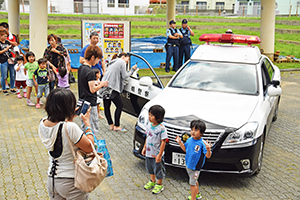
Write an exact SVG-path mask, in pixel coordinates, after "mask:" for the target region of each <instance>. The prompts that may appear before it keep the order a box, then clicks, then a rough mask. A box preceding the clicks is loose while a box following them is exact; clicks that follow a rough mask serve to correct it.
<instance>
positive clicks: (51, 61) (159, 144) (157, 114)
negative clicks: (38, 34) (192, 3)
mask: <svg viewBox="0 0 300 200" xmlns="http://www.w3.org/2000/svg"><path fill="white" fill-rule="evenodd" d="M174 24H175V22H174V21H173V20H172V21H170V27H171V28H170V29H169V30H168V31H167V35H168V43H170V44H171V45H170V46H169V47H168V50H167V60H168V59H169V57H170V54H171V53H170V52H172V55H173V56H174V58H176V57H177V58H178V56H176V55H177V53H179V52H181V53H185V59H186V60H187V59H189V50H188V48H185V47H184V45H190V42H189V41H188V37H189V36H190V35H193V32H192V31H191V29H190V28H189V27H188V26H187V25H186V24H187V21H186V20H183V21H182V24H183V27H185V28H182V29H183V30H179V31H175V29H174V28H175V26H174ZM184 24H185V25H184ZM173 31H174V32H173ZM182 38H184V39H185V40H184V42H182V46H181V47H182V48H183V49H182V50H180V51H179V52H178V49H177V47H179V46H177V43H178V41H179V39H182ZM47 40H48V43H49V46H48V47H47V48H46V49H45V51H44V56H43V58H38V59H36V57H35V54H34V52H31V51H30V52H28V53H26V54H25V56H24V55H22V54H21V53H20V52H19V50H18V49H17V48H15V47H17V44H18V42H17V38H16V36H14V35H13V34H11V33H10V32H9V29H8V24H7V23H1V24H0V63H1V74H2V78H1V86H2V92H3V94H4V95H8V94H9V91H8V88H7V87H8V84H7V74H8V71H9V73H10V92H11V93H13V94H15V93H16V94H17V98H19V99H21V98H23V97H24V98H26V103H27V105H28V106H35V107H36V108H41V107H42V105H43V103H42V101H41V98H42V96H44V97H45V98H46V103H45V111H46V113H47V117H45V118H43V119H42V120H41V121H40V124H39V128H38V132H39V136H40V139H41V140H42V142H43V144H44V145H45V147H46V149H47V150H48V151H49V168H48V182H47V189H48V193H49V197H50V199H78V200H81V199H88V198H89V194H88V193H86V192H84V191H81V190H79V189H77V188H76V187H75V186H74V178H75V166H74V164H73V159H74V158H73V155H72V152H71V148H70V147H71V146H70V145H69V142H68V140H67V139H66V138H67V136H66V134H68V136H69V138H70V141H71V143H72V147H73V149H75V150H78V149H81V150H83V151H84V152H86V153H90V152H92V150H93V149H92V146H91V145H90V141H91V142H92V143H93V142H94V136H95V135H96V136H97V135H99V130H100V127H99V118H104V117H103V116H101V115H100V113H99V104H100V102H101V100H99V96H100V93H101V92H100V89H101V88H102V89H103V88H106V89H107V88H108V89H109V91H110V92H109V95H108V96H106V98H105V99H103V103H104V113H105V118H106V120H107V124H108V125H109V127H110V130H114V131H117V132H126V131H127V130H126V129H125V128H124V127H121V125H120V118H121V113H122V107H123V103H122V100H121V96H120V95H121V93H122V91H123V89H124V80H125V79H126V78H128V77H129V76H131V75H132V74H133V73H134V71H135V70H136V69H137V65H134V66H132V67H131V69H130V70H129V71H127V70H126V65H127V64H128V62H129V59H130V55H129V54H127V53H119V54H115V55H114V56H113V57H112V58H111V61H110V62H109V63H105V62H104V61H103V53H102V50H101V49H100V48H99V47H98V46H97V43H98V41H99V36H98V33H96V32H92V33H91V34H90V43H89V44H88V45H86V46H85V47H84V48H83V49H82V53H81V56H80V63H81V64H82V65H81V66H80V67H79V69H78V97H79V99H81V100H82V101H86V102H89V105H90V107H89V109H88V110H87V112H86V113H85V114H82V113H81V114H80V118H81V127H79V126H78V125H77V124H76V123H74V122H73V120H74V118H75V117H76V115H77V114H76V111H77V110H76V109H78V108H77V100H76V97H75V95H74V93H73V92H72V91H71V90H70V88H69V87H70V84H69V79H68V77H69V73H70V70H71V67H70V62H71V60H70V57H69V55H68V50H67V49H66V48H65V47H64V46H63V45H62V43H61V42H60V39H59V38H58V37H57V36H56V35H54V34H50V35H49V36H48V38H47ZM173 43H174V44H173ZM175 43H176V44H175ZM174 52H175V54H173V53H174ZM11 60H12V61H11ZM174 60H175V59H174ZM25 62H26V63H25ZM176 62H177V60H176ZM178 62H182V59H181V61H178ZM178 62H177V63H176V64H174V66H173V70H175V71H176V70H177V69H178V67H179V63H178ZM167 63H168V62H167ZM106 64H108V67H106ZM180 65H181V64H180ZM168 67H169V66H167V67H166V71H169V70H170V69H169V68H168ZM15 87H16V90H15ZM33 87H34V90H35V93H36V103H33V102H34V101H32V100H31V92H32V88H33ZM21 88H22V91H23V92H21ZM102 91H103V90H102ZM111 102H113V103H114V104H115V106H116V110H115V113H114V120H112V117H111V108H110V107H111ZM164 114H165V110H164V108H163V107H161V106H160V105H154V106H152V107H151V108H150V110H149V122H150V123H149V124H148V125H147V127H146V141H145V144H144V147H143V150H142V154H143V155H144V156H145V157H146V162H145V167H146V170H147V172H148V173H149V175H150V181H149V182H148V183H146V184H145V186H144V189H145V190H149V189H152V193H153V194H158V193H160V192H162V191H163V190H164V186H163V184H162V181H163V177H164V175H165V166H164V149H165V146H166V139H167V138H168V135H167V132H166V129H165V127H164V125H163V119H164ZM190 128H191V138H189V139H188V140H187V141H186V142H185V143H184V144H183V143H182V141H181V139H180V138H179V137H178V136H177V137H176V141H177V142H178V144H179V145H180V147H181V148H182V150H183V151H185V152H186V163H187V173H188V175H189V184H190V186H191V196H190V197H189V199H193V200H195V199H200V198H201V193H199V186H198V182H197V179H198V177H199V174H200V170H201V167H202V166H203V165H204V162H205V157H207V158H209V157H210V156H211V150H210V148H211V144H208V143H207V142H204V141H203V140H202V136H203V134H204V132H205V128H206V127H205V124H204V122H202V121H200V120H196V121H192V122H191V127H190ZM203 155H205V156H204V157H203Z"/></svg>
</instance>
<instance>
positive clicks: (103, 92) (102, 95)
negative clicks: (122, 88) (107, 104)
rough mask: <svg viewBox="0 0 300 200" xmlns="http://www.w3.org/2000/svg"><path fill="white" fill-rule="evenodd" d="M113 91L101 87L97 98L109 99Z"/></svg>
mask: <svg viewBox="0 0 300 200" xmlns="http://www.w3.org/2000/svg"><path fill="white" fill-rule="evenodd" d="M112 92H113V89H111V88H110V87H102V88H100V89H99V97H100V98H101V99H110V98H111V94H112Z"/></svg>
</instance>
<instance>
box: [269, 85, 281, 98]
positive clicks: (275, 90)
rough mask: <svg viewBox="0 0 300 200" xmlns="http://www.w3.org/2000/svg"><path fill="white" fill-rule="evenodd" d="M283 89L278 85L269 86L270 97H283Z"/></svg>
mask: <svg viewBox="0 0 300 200" xmlns="http://www.w3.org/2000/svg"><path fill="white" fill-rule="evenodd" d="M281 92H282V90H281V87H279V86H277V85H269V87H268V95H269V96H271V97H275V96H279V95H281Z"/></svg>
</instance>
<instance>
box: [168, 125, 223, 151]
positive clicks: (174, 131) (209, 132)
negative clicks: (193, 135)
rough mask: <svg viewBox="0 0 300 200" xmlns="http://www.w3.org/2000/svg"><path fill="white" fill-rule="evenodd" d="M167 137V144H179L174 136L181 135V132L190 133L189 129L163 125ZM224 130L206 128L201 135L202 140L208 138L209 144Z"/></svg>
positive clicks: (213, 142) (216, 139) (217, 138)
mask: <svg viewBox="0 0 300 200" xmlns="http://www.w3.org/2000/svg"><path fill="white" fill-rule="evenodd" d="M165 127H166V129H167V133H168V137H169V144H171V145H174V146H179V144H178V143H177V142H176V141H175V138H176V136H177V135H178V136H181V135H182V134H183V133H185V132H186V133H190V129H189V128H186V129H183V128H174V127H171V126H169V125H165ZM223 133H224V130H220V129H219V130H218V129H215V130H213V129H206V131H205V133H204V135H203V137H202V138H203V140H205V141H206V140H208V142H211V144H213V145H214V144H215V142H216V141H218V140H219V138H220V137H221V136H222V135H223Z"/></svg>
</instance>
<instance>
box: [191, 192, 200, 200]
mask: <svg viewBox="0 0 300 200" xmlns="http://www.w3.org/2000/svg"><path fill="white" fill-rule="evenodd" d="M201 198H202V196H201V193H199V194H196V200H199V199H201ZM191 199H192V196H189V197H188V200H191Z"/></svg>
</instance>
